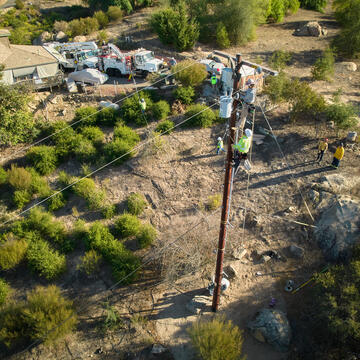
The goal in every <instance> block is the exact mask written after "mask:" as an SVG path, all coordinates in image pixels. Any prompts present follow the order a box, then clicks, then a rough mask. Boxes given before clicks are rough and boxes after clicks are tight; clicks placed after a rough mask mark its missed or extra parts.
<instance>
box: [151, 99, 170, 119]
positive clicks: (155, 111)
mask: <svg viewBox="0 0 360 360" xmlns="http://www.w3.org/2000/svg"><path fill="white" fill-rule="evenodd" d="M151 112H152V116H153V118H154V119H155V120H163V119H166V117H167V116H168V115H169V113H170V105H169V104H168V103H167V102H166V101H165V100H160V101H158V102H157V103H155V104H153V105H152V107H151Z"/></svg>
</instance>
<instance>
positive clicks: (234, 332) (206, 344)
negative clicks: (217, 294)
mask: <svg viewBox="0 0 360 360" xmlns="http://www.w3.org/2000/svg"><path fill="white" fill-rule="evenodd" d="M188 332H189V335H190V339H191V342H192V344H193V346H194V348H195V350H196V352H197V354H198V356H199V358H200V359H203V360H208V359H212V360H245V356H241V353H242V345H243V342H244V338H243V331H242V330H240V329H239V328H238V327H237V326H235V325H233V324H232V322H231V320H229V321H226V320H225V319H224V318H222V317H216V318H213V319H212V320H208V321H206V320H200V321H197V322H195V323H194V324H193V325H192V326H191V327H190V328H189V329H188Z"/></svg>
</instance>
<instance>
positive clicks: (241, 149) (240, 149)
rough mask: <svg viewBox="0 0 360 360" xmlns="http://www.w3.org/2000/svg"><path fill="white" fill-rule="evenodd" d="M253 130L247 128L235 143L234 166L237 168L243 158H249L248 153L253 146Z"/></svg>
mask: <svg viewBox="0 0 360 360" xmlns="http://www.w3.org/2000/svg"><path fill="white" fill-rule="evenodd" d="M251 138H252V131H251V130H250V129H245V133H244V135H243V136H242V137H241V138H240V140H239V142H238V143H237V144H235V145H234V150H235V151H234V167H235V169H237V168H238V167H239V165H240V162H241V160H243V159H244V160H246V159H247V154H248V152H249V150H250V146H251Z"/></svg>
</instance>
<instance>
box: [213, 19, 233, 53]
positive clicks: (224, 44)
mask: <svg viewBox="0 0 360 360" xmlns="http://www.w3.org/2000/svg"><path fill="white" fill-rule="evenodd" d="M216 43H217V44H218V45H219V47H220V48H221V49H226V48H228V47H230V45H231V43H230V39H229V34H228V32H227V30H226V27H225V25H224V24H223V23H222V22H220V23H219V24H218V25H217V27H216Z"/></svg>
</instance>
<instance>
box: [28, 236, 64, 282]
mask: <svg viewBox="0 0 360 360" xmlns="http://www.w3.org/2000/svg"><path fill="white" fill-rule="evenodd" d="M26 258H27V260H28V263H29V266H30V268H31V269H32V270H33V271H35V272H37V273H38V274H39V275H40V276H43V277H45V278H46V279H47V280H53V279H55V278H57V277H58V276H60V275H61V274H62V273H63V272H64V271H65V270H66V260H65V255H61V254H59V252H58V251H56V250H53V249H51V248H50V246H49V244H48V243H47V242H46V241H44V240H41V239H38V240H36V241H32V242H31V243H30V244H29V247H28V249H27V252H26Z"/></svg>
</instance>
